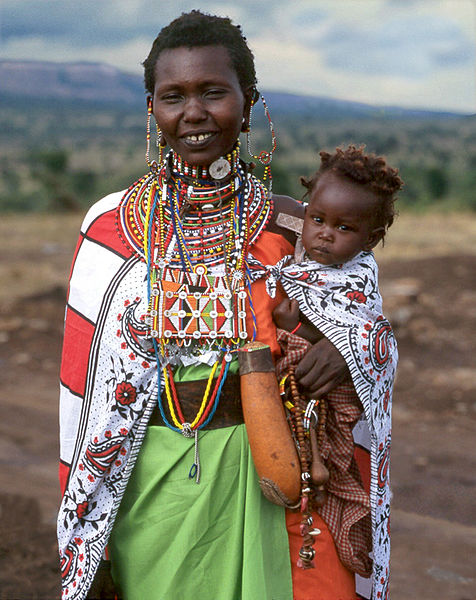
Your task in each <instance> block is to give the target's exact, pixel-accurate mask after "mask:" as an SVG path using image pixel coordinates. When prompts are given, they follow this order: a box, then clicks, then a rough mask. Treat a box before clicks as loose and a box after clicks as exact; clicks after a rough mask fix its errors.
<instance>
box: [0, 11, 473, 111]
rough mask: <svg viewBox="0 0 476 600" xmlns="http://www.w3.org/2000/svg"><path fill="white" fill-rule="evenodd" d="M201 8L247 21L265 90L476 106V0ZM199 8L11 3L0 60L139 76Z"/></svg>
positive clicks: (0, 18) (3, 21) (2, 24)
mask: <svg viewBox="0 0 476 600" xmlns="http://www.w3.org/2000/svg"><path fill="white" fill-rule="evenodd" d="M198 5H199V6H200V8H201V9H202V10H204V11H205V12H210V13H212V14H219V15H222V16H225V15H226V16H230V17H231V18H232V19H233V20H234V21H235V22H236V23H240V24H241V25H242V26H243V31H244V33H245V35H246V36H247V38H248V40H249V43H250V45H251V47H252V49H253V51H254V53H255V56H256V60H257V67H258V76H259V79H260V82H261V87H262V88H268V89H280V90H284V91H292V92H295V93H309V94H322V95H328V96H335V97H339V98H347V99H355V100H359V101H363V102H378V103H382V104H399V103H400V104H402V105H405V106H420V107H425V106H432V107H435V103H439V108H445V107H446V108H453V109H457V108H459V109H460V110H463V111H464V110H467V111H469V112H475V111H476V92H475V87H476V85H475V71H476V69H475V62H476V59H475V50H474V46H475V34H476V28H475V20H474V19H475V15H474V3H473V2H471V0H458V1H456V0H339V1H338V2H336V1H335V0H298V1H296V2H289V1H288V0H274V1H273V2H267V3H261V4H258V3H256V2H255V0H240V1H239V2H231V0H220V1H218V0H201V1H200V2H199V3H198ZM195 7H197V2H196V0H177V1H174V2H156V3H151V2H150V0H100V1H98V0H81V1H80V2H78V1H76V0H62V1H60V0H2V1H1V3H0V41H1V47H0V57H2V58H17V59H32V58H36V59H40V60H41V59H43V60H60V61H82V60H88V61H92V62H107V63H109V64H112V65H114V66H116V67H118V68H121V69H124V70H127V71H133V72H136V73H138V72H140V70H141V67H140V62H141V61H142V60H143V59H144V57H145V55H146V54H147V53H148V51H149V48H150V45H151V42H152V40H153V39H154V37H155V36H156V35H157V33H158V31H159V30H160V29H161V27H163V26H164V25H166V24H167V23H169V22H170V21H171V20H172V19H173V18H175V17H177V16H178V15H179V14H180V13H181V12H183V11H188V10H191V9H192V8H195ZM436 81H437V83H434V82H436ZM435 94H437V95H436V96H435Z"/></svg>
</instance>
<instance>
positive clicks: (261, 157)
mask: <svg viewBox="0 0 476 600" xmlns="http://www.w3.org/2000/svg"><path fill="white" fill-rule="evenodd" d="M258 95H259V96H260V98H261V101H262V103H263V108H264V114H265V115H266V118H267V119H268V126H269V130H270V132H271V150H262V151H261V152H260V153H259V154H253V150H252V148H251V115H252V110H253V104H252V105H251V107H250V116H249V125H248V127H247V132H246V148H247V151H248V154H249V155H250V156H251V157H252V158H254V159H255V160H258V161H259V162H260V163H261V164H262V165H264V175H263V180H264V181H266V180H268V192H269V194H270V195H271V192H272V188H273V177H272V174H271V161H272V160H273V153H274V151H275V150H276V147H277V142H276V133H275V131H274V125H273V122H272V121H271V115H270V114H269V109H268V105H267V104H266V101H265V99H264V96H263V95H262V94H258Z"/></svg>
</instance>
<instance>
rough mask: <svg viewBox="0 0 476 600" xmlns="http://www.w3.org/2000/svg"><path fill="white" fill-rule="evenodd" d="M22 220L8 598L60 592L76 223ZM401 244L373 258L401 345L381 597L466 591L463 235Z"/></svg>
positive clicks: (3, 535) (4, 347) (10, 438)
mask: <svg viewBox="0 0 476 600" xmlns="http://www.w3.org/2000/svg"><path fill="white" fill-rule="evenodd" d="M403 221H404V223H403V225H405V223H406V226H407V227H410V226H411V223H410V224H409V223H408V222H406V221H405V220H403ZM444 222H445V220H444V219H443V220H442V221H441V226H442V229H441V231H443V230H444V229H443V223H444ZM474 223H476V218H475V217H473V225H474ZM32 224H33V222H32V221H31V219H30V220H28V219H26V221H25V219H23V220H20V219H18V220H16V219H13V218H11V219H9V220H7V221H4V222H3V224H0V253H1V256H2V261H1V266H0V289H1V291H0V310H1V312H0V366H1V386H0V395H1V403H0V599H10V600H12V599H27V598H28V599H34V598H35V599H36V598H45V599H54V598H58V597H59V594H58V571H57V553H56V545H55V525H54V521H55V513H56V510H57V506H58V498H59V493H58V486H57V477H56V474H57V455H58V443H57V438H58V432H57V430H58V426H57V422H58V418H57V403H58V400H57V396H58V394H57V389H58V385H57V377H58V366H59V358H60V345H61V331H62V315H63V310H64V308H63V304H64V297H65V287H64V282H65V279H66V273H67V270H68V266H69V261H70V257H71V254H72V248H73V246H74V241H75V234H74V233H73V231H75V230H76V229H77V219H76V220H75V219H74V218H69V219H66V220H62V221H61V220H49V221H43V222H40V223H39V224H38V226H39V227H38V228H39V229H40V230H41V231H43V235H42V236H41V237H38V239H37V238H36V237H35V236H34V235H33V233H32V231H33V228H32ZM446 224H447V223H446ZM420 226H421V223H420ZM461 226H462V227H463V228H464V227H467V223H463V222H462V224H461ZM28 227H29V228H28ZM400 227H403V226H402V225H400ZM435 227H436V225H435V224H434V223H433V222H432V224H431V225H430V227H429V228H427V233H428V239H430V238H431V236H433V238H434V240H436V241H437V238H439V237H444V236H441V235H440V234H439V231H440V229H438V228H437V227H436V228H435ZM475 229H476V227H475ZM45 232H46V233H45ZM435 234H436V235H435ZM45 235H46V237H45ZM452 235H453V236H454V235H455V233H454V231H453V232H452ZM18 239H20V242H19V243H17V244H15V240H18ZM404 239H405V236H404V235H403V236H402V237H398V236H397V237H396V238H395V241H392V239H391V240H390V243H391V244H392V245H394V244H395V243H397V244H398V243H401V244H403V243H404ZM436 241H435V243H436ZM473 242H474V239H473ZM405 248H406V251H405V252H403V251H402V252H400V253H398V252H396V251H395V250H394V251H393V252H391V253H390V254H387V255H383V254H382V257H383V258H382V261H381V269H380V273H381V287H382V292H383V295H384V299H385V305H384V306H385V312H386V314H387V316H389V317H390V319H391V320H392V322H393V324H394V327H395V330H396V335H397V338H398V342H399V351H400V365H399V374H398V379H397V383H396V390H395V398H394V409H393V417H394V429H393V450H392V452H393V453H392V487H393V494H394V499H393V513H392V579H391V598H392V600H409V599H413V598H415V599H418V600H430V599H431V600H434V599H436V598H438V599H445V600H474V599H476V571H475V569H474V564H475V556H476V526H475V525H474V523H475V522H476V503H475V502H474V497H475V492H476V448H475V443H474V440H475V431H476V427H475V425H476V370H475V368H474V356H475V354H476V352H475V351H476V275H475V274H476V244H472V248H471V249H472V252H471V251H470V249H469V246H468V240H467V239H465V245H460V246H459V247H458V246H454V245H453V247H451V248H446V249H443V251H442V248H441V247H438V249H437V252H438V253H439V255H438V256H431V255H432V253H434V252H433V246H432V245H431V244H430V243H429V244H428V245H427V246H426V248H425V249H422V248H420V249H418V251H415V249H414V250H413V251H408V248H409V244H407V245H406V246H405ZM251 600H254V599H251ZM257 600H258V599H257Z"/></svg>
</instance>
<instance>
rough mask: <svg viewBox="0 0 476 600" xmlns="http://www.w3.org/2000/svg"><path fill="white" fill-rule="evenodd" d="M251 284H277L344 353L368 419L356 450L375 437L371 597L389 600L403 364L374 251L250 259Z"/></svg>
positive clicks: (358, 433) (361, 425) (360, 429)
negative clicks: (392, 465) (395, 412)
mask: <svg viewBox="0 0 476 600" xmlns="http://www.w3.org/2000/svg"><path fill="white" fill-rule="evenodd" d="M248 266H249V269H250V273H251V277H252V279H254V280H255V279H259V278H260V277H266V287H267V291H268V293H269V294H270V295H271V296H274V294H275V292H276V285H277V282H278V281H279V282H280V283H281V284H282V286H283V288H284V290H285V292H286V294H287V295H288V297H289V298H294V299H296V300H297V301H298V303H299V308H300V310H301V312H302V313H303V314H304V315H305V316H306V317H307V318H308V319H309V320H310V321H311V322H312V323H313V324H314V325H315V326H316V327H317V328H318V329H319V330H320V331H321V333H323V334H324V335H325V336H326V337H327V338H328V339H329V340H330V341H331V342H332V343H333V344H334V345H335V346H336V348H337V349H338V350H339V351H340V353H341V354H342V356H343V358H344V359H345V361H346V363H347V366H348V368H349V371H350V373H351V376H352V381H353V384H354V387H355V390H356V392H357V394H358V396H359V399H360V401H361V402H362V405H363V407H364V415H365V420H361V421H359V422H358V424H357V426H356V428H355V429H354V440H355V442H356V444H361V445H364V446H365V445H366V444H365V443H364V441H365V439H367V440H368V439H370V444H369V445H370V451H371V482H370V503H371V512H372V538H373V561H374V566H373V577H372V579H373V581H372V588H373V596H372V597H373V598H376V599H377V598H386V597H387V594H388V574H389V559H390V536H389V517H390V497H391V494H390V486H389V457H390V439H391V406H392V389H393V381H394V377H395V370H396V366H397V361H398V353H397V346H396V341H395V338H394V335H393V331H392V328H391V326H390V323H389V322H388V321H387V320H386V319H385V317H384V316H383V315H382V299H381V296H380V292H379V289H378V267H377V263H376V262H375V259H374V256H373V253H372V252H361V253H360V254H358V255H357V256H356V257H354V258H353V259H352V260H350V261H348V262H347V263H344V264H342V265H332V266H324V265H321V264H319V263H316V262H314V261H307V262H301V263H299V264H294V263H293V259H292V257H291V256H287V257H284V258H283V259H282V260H281V261H279V262H278V263H277V264H276V265H267V266H266V268H263V265H262V264H261V263H260V262H259V261H257V260H255V259H253V258H251V259H250V260H249V264H248Z"/></svg>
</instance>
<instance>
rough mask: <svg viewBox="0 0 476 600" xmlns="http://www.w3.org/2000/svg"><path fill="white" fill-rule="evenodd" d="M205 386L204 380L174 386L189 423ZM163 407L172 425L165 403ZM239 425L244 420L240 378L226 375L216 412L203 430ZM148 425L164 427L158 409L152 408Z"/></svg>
mask: <svg viewBox="0 0 476 600" xmlns="http://www.w3.org/2000/svg"><path fill="white" fill-rule="evenodd" d="M206 386H207V380H206V379H200V380H198V381H184V382H182V383H176V384H175V388H176V390H177V396H178V398H179V401H180V407H181V408H182V412H183V416H184V417H185V419H186V421H188V422H189V423H191V422H192V421H193V420H194V419H195V417H196V415H197V412H198V410H199V408H200V405H201V403H202V399H203V394H204V393H205V389H206ZM163 406H164V412H165V416H166V418H167V420H168V422H169V423H172V417H171V416H170V412H169V408H168V406H167V402H163ZM241 423H244V420H243V411H242V409H241V396H240V376H239V375H228V377H227V378H226V380H225V383H224V384H223V387H222V390H221V394H220V400H219V402H218V407H217V409H216V412H215V414H214V415H213V418H212V420H211V421H210V423H208V425H207V426H206V427H204V429H219V428H221V427H230V426H231V425H239V424H241ZM149 425H165V423H164V421H163V419H162V415H161V414H160V411H159V409H158V407H156V408H154V411H153V413H152V416H151V418H150V421H149Z"/></svg>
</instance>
